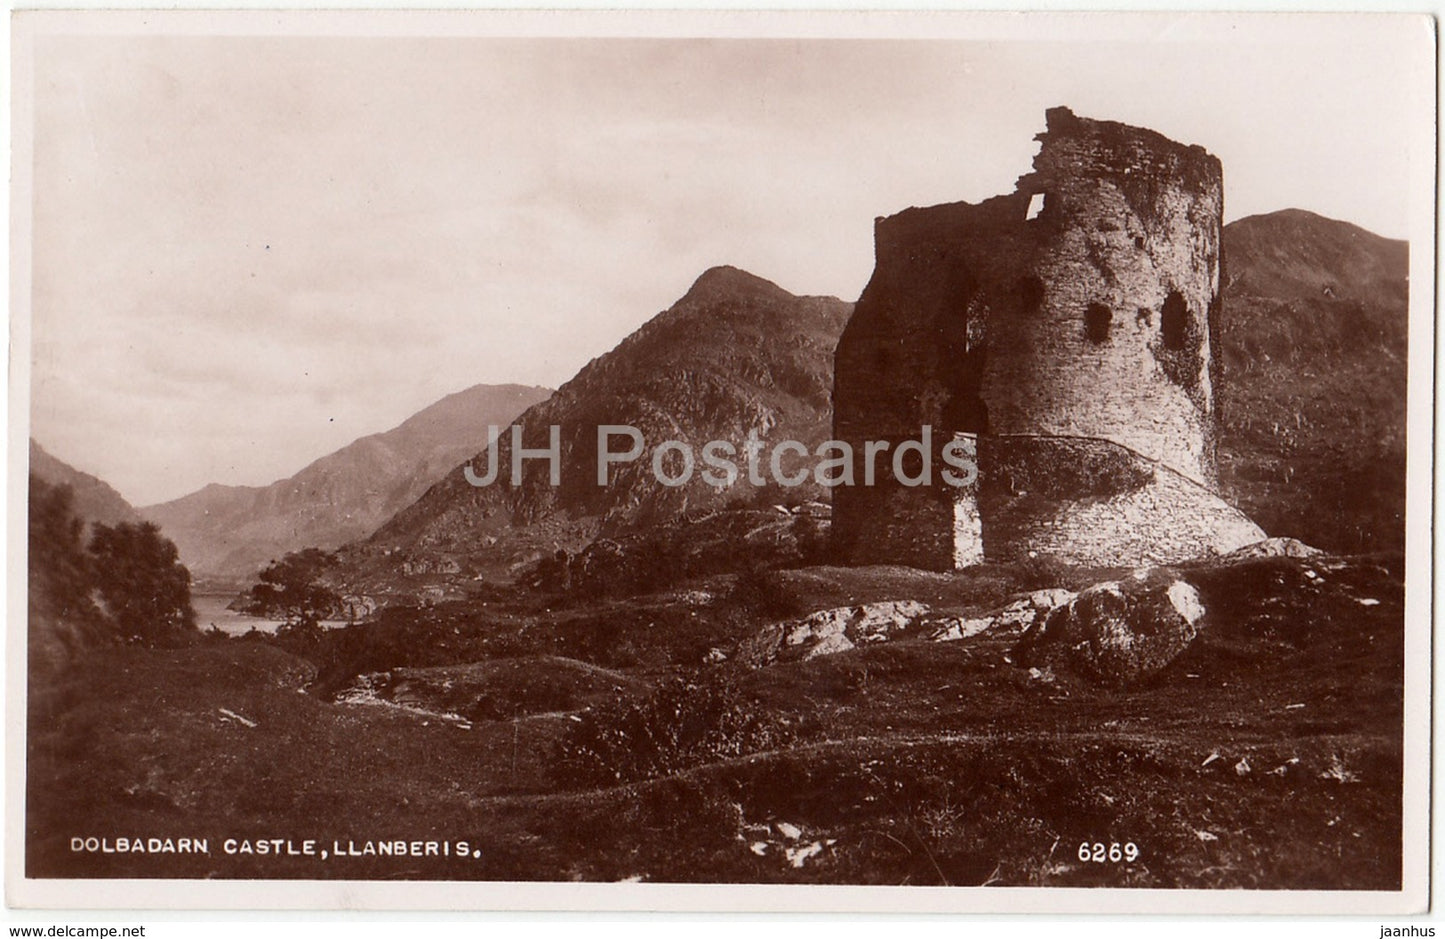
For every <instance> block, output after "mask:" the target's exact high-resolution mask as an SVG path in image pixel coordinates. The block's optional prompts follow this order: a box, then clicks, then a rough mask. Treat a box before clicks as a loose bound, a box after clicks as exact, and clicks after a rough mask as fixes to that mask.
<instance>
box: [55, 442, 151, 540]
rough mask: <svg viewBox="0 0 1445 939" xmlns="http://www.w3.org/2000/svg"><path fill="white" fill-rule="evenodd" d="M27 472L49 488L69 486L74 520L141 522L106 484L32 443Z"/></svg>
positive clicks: (108, 523) (122, 497)
mask: <svg viewBox="0 0 1445 939" xmlns="http://www.w3.org/2000/svg"><path fill="white" fill-rule="evenodd" d="M30 472H31V473H33V474H35V475H36V476H39V477H40V478H41V479H42V480H44V481H45V482H47V483H49V484H50V485H52V486H69V487H70V490H71V492H72V494H73V495H74V499H75V502H74V511H75V514H76V516H77V517H79V518H81V519H83V520H85V521H87V522H100V523H102V524H105V525H117V524H119V523H121V522H138V521H140V520H141V517H140V513H139V512H137V511H136V509H135V507H134V506H132V505H131V504H130V503H129V502H127V501H126V500H125V497H124V496H122V495H121V494H120V493H118V492H116V491H115V490H114V489H112V488H111V486H110V484H109V483H107V482H105V481H104V480H101V479H97V478H96V477H94V476H92V475H90V474H89V473H82V472H81V471H80V470H78V469H76V468H75V467H73V466H71V465H70V464H69V463H66V462H64V461H63V460H59V459H57V458H56V457H54V456H51V455H50V453H48V452H46V450H45V448H44V447H42V446H41V445H40V444H38V443H36V442H35V441H34V440H31V441H30Z"/></svg>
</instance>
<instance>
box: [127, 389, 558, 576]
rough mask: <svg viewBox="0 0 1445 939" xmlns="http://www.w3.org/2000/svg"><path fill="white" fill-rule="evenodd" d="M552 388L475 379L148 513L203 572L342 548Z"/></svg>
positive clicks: (252, 569) (250, 568) (251, 568)
mask: <svg viewBox="0 0 1445 939" xmlns="http://www.w3.org/2000/svg"><path fill="white" fill-rule="evenodd" d="M550 393H551V392H550V391H549V390H548V389H545V388H532V387H527V386H522V385H476V386H474V387H472V388H468V389H466V390H465V391H460V392H457V393H456V394H453V395H449V396H447V397H445V398H443V399H442V400H440V401H438V402H437V403H435V404H433V405H431V406H430V407H427V408H425V409H424V410H422V411H420V412H418V413H417V414H415V415H413V416H412V417H410V418H408V419H407V420H406V421H403V422H402V423H401V424H400V425H398V426H397V427H395V428H393V429H391V430H389V431H386V432H384V433H379V434H372V435H370V436H367V437H362V438H361V439H359V440H357V441H355V442H353V443H351V444H348V445H347V446H345V447H342V448H341V449H340V450H337V451H336V452H335V453H331V454H328V455H327V456H324V457H321V458H320V459H318V460H316V461H315V462H313V463H311V464H310V465H309V466H307V467H306V468H305V469H303V470H301V471H300V472H299V473H297V474H296V475H294V476H292V477H290V478H288V479H283V480H279V481H278V482H275V483H272V484H271V485H269V486H221V485H215V484H212V485H210V486H207V487H205V488H204V489H201V490H199V491H198V492H194V493H192V494H190V495H188V496H184V497H182V498H180V499H176V500H174V501H172V502H166V503H163V504H161V505H154V506H150V507H148V508H146V509H144V510H143V514H144V515H145V516H146V517H147V518H149V519H151V520H153V521H155V522H157V523H159V524H160V525H161V527H162V528H164V529H165V531H166V534H167V535H168V536H170V537H171V538H173V539H174V540H175V542H176V544H177V546H179V548H180V550H181V557H182V559H183V560H184V561H185V563H186V564H187V565H189V566H190V567H191V569H192V570H193V571H194V572H195V573H197V574H198V575H200V576H207V577H213V578H241V577H247V576H252V575H254V574H255V573H256V571H257V570H258V569H259V568H261V567H262V566H264V565H265V564H266V563H267V562H268V561H269V560H271V559H272V558H277V557H280V556H281V555H282V554H284V553H285V552H287V551H293V550H296V549H298V548H303V547H312V546H314V547H320V548H328V549H329V548H335V547H337V546H339V545H341V544H344V543H346V542H348V541H351V540H353V539H356V538H361V537H364V536H365V535H367V534H369V533H370V532H371V531H372V530H373V529H375V528H376V526H378V525H380V524H381V523H382V522H384V521H385V520H386V519H388V518H390V517H391V516H392V515H393V514H394V513H395V512H397V511H398V510H399V509H401V508H403V507H404V506H406V505H409V504H410V503H411V502H413V501H415V500H416V498H417V497H418V496H420V495H421V494H422V493H423V492H425V491H426V489H427V487H428V486H430V485H431V484H432V483H434V482H436V480H437V479H438V478H440V477H441V476H442V475H443V474H445V473H446V471H447V470H449V469H451V468H453V467H454V466H456V465H457V463H458V462H460V461H461V460H464V459H466V458H467V457H468V456H470V455H471V454H472V453H474V452H476V450H477V448H478V447H479V446H481V445H482V444H484V443H485V441H486V434H487V427H488V425H493V424H494V425H497V426H506V425H507V424H509V423H510V422H511V421H512V419H513V418H515V417H516V416H517V415H518V414H520V413H521V412H522V411H523V410H525V409H526V408H527V407H528V406H530V405H532V404H535V403H536V402H538V401H541V400H543V399H545V398H546V397H547V396H548V395H549V394H550Z"/></svg>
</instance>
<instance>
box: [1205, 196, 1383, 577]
mask: <svg viewBox="0 0 1445 939" xmlns="http://www.w3.org/2000/svg"><path fill="white" fill-rule="evenodd" d="M1224 250H1225V270H1226V278H1227V279H1226V283H1227V288H1226V291H1225V303H1224V316H1223V322H1222V323H1221V329H1220V349H1219V353H1218V354H1219V355H1220V357H1221V364H1222V366H1223V381H1222V382H1221V385H1220V388H1219V396H1218V403H1219V409H1220V418H1221V427H1220V434H1219V468H1220V484H1221V488H1222V489H1223V491H1224V493H1225V495H1226V496H1227V497H1228V498H1229V499H1230V500H1231V501H1233V502H1234V503H1235V504H1236V505H1238V506H1239V507H1240V508H1241V509H1243V510H1244V511H1245V512H1246V513H1248V514H1249V515H1250V516H1251V517H1252V518H1254V519H1255V521H1257V522H1258V523H1259V524H1260V525H1261V526H1262V527H1263V528H1264V529H1265V530H1266V531H1267V532H1269V533H1270V534H1280V535H1291V536H1294V537H1298V538H1301V539H1303V540H1305V541H1308V542H1310V543H1313V544H1316V545H1318V546H1320V547H1322V548H1328V549H1332V550H1336V551H1368V550H1399V549H1401V548H1403V546H1404V512H1405V377H1406V376H1405V363H1406V351H1407V338H1408V337H1407V326H1408V309H1407V295H1408V289H1409V285H1408V273H1409V268H1408V258H1409V247H1408V245H1407V244H1406V243H1405V242H1402V241H1392V240H1390V239H1387V238H1381V237H1380V236H1378V235H1374V234H1371V233H1370V232H1367V231H1365V230H1364V229H1361V228H1358V227H1356V226H1354V225H1350V224H1348V223H1346V222H1340V221H1335V220H1332V219H1327V218H1323V217H1321V216H1318V215H1314V214H1313V213H1310V212H1304V211H1301V210H1298V209H1290V210H1286V211H1282V212H1274V213H1271V214H1269V215H1257V216H1251V217H1249V218H1244V219H1240V220H1238V221H1236V222H1233V223H1231V224H1229V225H1227V226H1225V229H1224Z"/></svg>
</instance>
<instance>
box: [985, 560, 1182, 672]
mask: <svg viewBox="0 0 1445 939" xmlns="http://www.w3.org/2000/svg"><path fill="white" fill-rule="evenodd" d="M1204 612H1205V611H1204V604H1203V603H1202V602H1201V601H1200V599H1199V591H1197V590H1196V589H1195V588H1194V587H1193V586H1192V585H1190V584H1189V583H1187V582H1185V581H1183V580H1178V579H1175V578H1172V577H1169V576H1167V575H1161V576H1154V577H1150V578H1146V579H1144V580H1142V581H1141V580H1129V581H1122V582H1121V581H1107V582H1104V583H1099V584H1095V585H1094V586H1092V587H1089V588H1087V589H1086V590H1083V591H1082V592H1080V593H1079V594H1078V595H1077V596H1075V597H1074V598H1073V599H1071V600H1069V601H1068V602H1066V603H1063V604H1060V605H1059V606H1056V607H1054V608H1053V609H1051V610H1050V611H1048V613H1047V614H1046V615H1044V616H1042V617H1040V618H1039V620H1038V621H1037V622H1036V623H1035V624H1034V625H1033V626H1032V627H1031V628H1030V629H1029V630H1028V632H1026V633H1025V634H1024V635H1023V637H1022V638H1021V639H1020V640H1019V642H1018V643H1017V644H1016V645H1015V646H1014V649H1013V651H1012V653H1011V658H1012V660H1013V661H1014V662H1015V663H1016V664H1018V665H1020V666H1024V667H1033V666H1047V665H1050V664H1054V663H1061V664H1065V665H1068V666H1070V667H1072V668H1073V669H1074V670H1076V671H1078V672H1081V673H1082V674H1084V675H1085V676H1087V677H1089V678H1092V679H1094V680H1095V681H1099V682H1102V683H1104V684H1110V685H1125V684H1130V683H1133V682H1136V681H1139V680H1141V679H1144V678H1147V677H1149V676H1150V675H1153V674H1155V673H1156V672H1158V671H1159V670H1160V669H1163V668H1164V667H1165V666H1167V665H1168V664H1169V663H1170V662H1172V661H1174V659H1175V657H1176V656H1178V655H1179V654H1180V653H1181V652H1183V651H1184V650H1185V649H1186V648H1187V647H1188V646H1189V644H1190V643H1191V642H1193V641H1194V637H1195V636H1196V635H1198V632H1199V624H1200V621H1201V620H1202V619H1203V618H1204Z"/></svg>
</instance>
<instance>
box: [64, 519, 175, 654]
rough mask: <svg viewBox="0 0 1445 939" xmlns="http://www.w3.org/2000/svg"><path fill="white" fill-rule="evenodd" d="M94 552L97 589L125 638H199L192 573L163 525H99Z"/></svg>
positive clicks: (92, 540)
mask: <svg viewBox="0 0 1445 939" xmlns="http://www.w3.org/2000/svg"><path fill="white" fill-rule="evenodd" d="M90 554H91V558H92V564H91V569H92V571H93V575H92V576H93V579H94V583H95V591H96V593H97V594H98V595H99V596H100V599H101V602H102V603H103V604H104V606H105V610H106V613H107V614H108V615H109V617H110V619H111V620H112V622H114V624H115V628H116V629H117V630H118V631H119V633H120V635H121V636H122V637H123V638H126V639H131V640H135V641H139V642H143V643H146V644H148V645H168V644H173V643H175V642H177V641H178V640H181V639H185V638H194V635H195V632H196V613H195V610H193V609H192V608H191V574H190V571H188V570H186V568H185V566H184V565H182V564H181V562H180V554H179V552H177V551H176V546H175V543H174V542H172V541H171V540H170V539H168V538H165V537H162V535H161V532H160V529H159V528H157V527H156V526H155V525H154V524H152V523H151V522H141V523H140V524H138V525H132V524H129V523H126V522H122V523H120V524H119V525H116V526H115V527H114V528H112V527H110V526H109V525H96V526H95V530H94V533H93V534H92V535H91V538H90Z"/></svg>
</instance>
